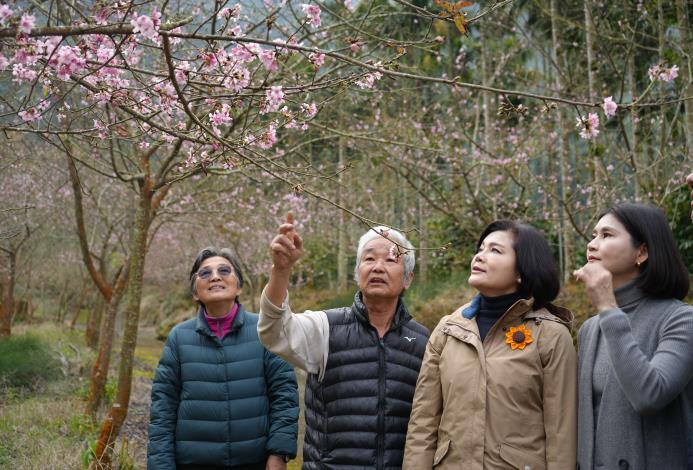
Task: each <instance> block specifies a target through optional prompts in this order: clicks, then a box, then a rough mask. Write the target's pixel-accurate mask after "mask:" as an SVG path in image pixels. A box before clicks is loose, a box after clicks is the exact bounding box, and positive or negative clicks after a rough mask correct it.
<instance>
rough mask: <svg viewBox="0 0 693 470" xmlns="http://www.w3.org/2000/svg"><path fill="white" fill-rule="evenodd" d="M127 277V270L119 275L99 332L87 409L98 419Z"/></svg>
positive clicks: (87, 411)
mask: <svg viewBox="0 0 693 470" xmlns="http://www.w3.org/2000/svg"><path fill="white" fill-rule="evenodd" d="M127 277H128V276H127V269H123V270H122V271H121V272H120V273H118V278H117V279H116V283H115V288H114V289H113V296H112V297H111V299H110V300H109V301H108V303H107V304H106V311H105V314H104V316H103V322H102V325H101V329H100V331H99V352H98V355H97V356H96V360H95V361H94V365H93V366H92V368H91V382H90V384H89V394H88V395H87V403H86V407H85V413H86V414H87V415H88V416H92V417H96V411H97V410H98V409H99V406H101V401H102V400H103V395H104V388H105V386H106V380H107V379H108V367H109V366H110V362H111V350H112V349H113V334H114V332H115V323H116V313H117V312H118V305H119V304H120V301H121V300H122V298H123V293H124V292H125V285H126V281H127Z"/></svg>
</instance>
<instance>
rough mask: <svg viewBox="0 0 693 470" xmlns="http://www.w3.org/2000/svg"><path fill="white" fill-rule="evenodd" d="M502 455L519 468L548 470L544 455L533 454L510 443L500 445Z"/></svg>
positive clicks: (519, 469)
mask: <svg viewBox="0 0 693 470" xmlns="http://www.w3.org/2000/svg"><path fill="white" fill-rule="evenodd" d="M500 456H501V459H503V460H504V461H505V462H506V463H507V464H510V465H512V468H514V469H517V470H546V461H545V459H544V456H537V455H533V454H531V453H529V452H526V451H524V450H522V449H518V448H517V447H513V446H511V445H508V444H501V445H500Z"/></svg>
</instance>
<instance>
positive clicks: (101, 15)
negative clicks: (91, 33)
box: [94, 7, 111, 24]
mask: <svg viewBox="0 0 693 470" xmlns="http://www.w3.org/2000/svg"><path fill="white" fill-rule="evenodd" d="M110 15H111V10H110V9H109V8H108V7H106V8H101V9H100V10H99V11H97V12H96V14H95V15H94V19H95V20H96V22H97V23H98V24H108V17H109V16H110Z"/></svg>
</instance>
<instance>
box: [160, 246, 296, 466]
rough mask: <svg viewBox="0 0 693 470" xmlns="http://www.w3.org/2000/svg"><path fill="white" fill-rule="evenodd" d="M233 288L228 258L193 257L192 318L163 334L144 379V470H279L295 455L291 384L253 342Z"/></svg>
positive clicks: (238, 278)
mask: <svg viewBox="0 0 693 470" xmlns="http://www.w3.org/2000/svg"><path fill="white" fill-rule="evenodd" d="M242 287H243V275H242V273H241V269H240V266H239V263H238V261H237V260H236V258H235V257H234V256H233V255H232V254H231V252H230V251H229V250H227V249H221V250H217V249H216V248H213V247H210V248H205V249H204V250H202V251H201V252H200V253H199V254H198V256H197V258H196V259H195V262H194V263H193V267H192V270H191V272H190V288H191V291H192V295H193V298H194V299H195V300H196V301H197V302H198V303H199V310H198V312H197V316H196V318H193V319H192V320H188V321H186V322H183V323H181V324H179V325H177V326H176V327H174V328H173V330H171V333H170V334H169V336H168V339H167V340H166V345H165V347H164V351H163V352H162V354H161V360H160V361H159V365H158V367H157V369H156V375H155V377H154V383H153V386H152V407H151V415H150V424H149V446H148V450H147V468H148V469H150V470H152V469H167V470H168V469H179V470H180V469H185V468H190V469H192V468H194V469H198V470H199V469H213V468H228V469H244V470H255V469H257V470H269V469H272V470H285V469H286V462H287V461H288V460H289V459H291V458H293V457H295V456H296V437H297V433H298V388H297V384H296V376H295V374H294V371H293V369H292V367H291V366H290V365H289V364H287V363H286V362H284V361H283V360H282V359H280V358H279V357H277V356H275V355H274V354H272V353H270V352H269V351H267V350H266V349H265V348H264V347H263V346H262V344H261V343H260V341H259V339H258V334H257V322H258V316H257V315H256V314H254V313H250V312H246V311H245V309H244V308H243V305H242V304H241V303H240V302H239V301H238V296H239V294H240V292H241V288H242Z"/></svg>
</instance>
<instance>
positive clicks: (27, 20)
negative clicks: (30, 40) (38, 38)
mask: <svg viewBox="0 0 693 470" xmlns="http://www.w3.org/2000/svg"><path fill="white" fill-rule="evenodd" d="M34 26H36V17H35V16H34V15H30V14H28V13H25V14H23V15H22V19H21V20H19V31H20V32H22V33H24V34H29V33H31V30H32V29H33V28H34Z"/></svg>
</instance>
